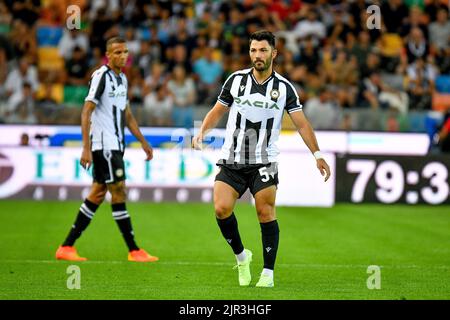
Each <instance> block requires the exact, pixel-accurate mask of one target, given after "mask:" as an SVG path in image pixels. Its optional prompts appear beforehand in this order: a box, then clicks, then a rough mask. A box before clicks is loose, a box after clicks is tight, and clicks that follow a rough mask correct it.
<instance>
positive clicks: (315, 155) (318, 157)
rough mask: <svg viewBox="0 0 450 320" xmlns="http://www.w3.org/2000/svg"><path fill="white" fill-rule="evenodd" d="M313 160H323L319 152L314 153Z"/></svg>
mask: <svg viewBox="0 0 450 320" xmlns="http://www.w3.org/2000/svg"><path fill="white" fill-rule="evenodd" d="M314 158H316V160H319V159H323V156H322V153H321V152H320V151H316V152H314Z"/></svg>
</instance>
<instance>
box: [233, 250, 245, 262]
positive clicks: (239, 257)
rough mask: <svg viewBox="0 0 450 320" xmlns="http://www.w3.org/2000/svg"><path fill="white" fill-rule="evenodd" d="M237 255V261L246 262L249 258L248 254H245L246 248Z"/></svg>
mask: <svg viewBox="0 0 450 320" xmlns="http://www.w3.org/2000/svg"><path fill="white" fill-rule="evenodd" d="M235 256H236V260H237V262H244V261H245V259H247V255H246V254H245V250H242V252H241V253H239V254H236V255H235Z"/></svg>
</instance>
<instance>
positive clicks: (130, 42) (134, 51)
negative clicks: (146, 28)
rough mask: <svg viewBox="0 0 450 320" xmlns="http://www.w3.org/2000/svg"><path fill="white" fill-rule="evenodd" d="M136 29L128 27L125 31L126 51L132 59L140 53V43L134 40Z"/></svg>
mask: <svg viewBox="0 0 450 320" xmlns="http://www.w3.org/2000/svg"><path fill="white" fill-rule="evenodd" d="M136 31H137V30H136V29H135V28H133V27H131V26H129V27H127V28H126V30H125V40H126V41H127V46H128V50H129V51H130V54H131V56H132V57H135V56H137V55H138V54H139V52H140V51H141V42H140V41H139V40H138V39H137V38H136Z"/></svg>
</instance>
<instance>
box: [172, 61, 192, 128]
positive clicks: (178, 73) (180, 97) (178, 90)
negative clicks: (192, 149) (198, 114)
mask: <svg viewBox="0 0 450 320" xmlns="http://www.w3.org/2000/svg"><path fill="white" fill-rule="evenodd" d="M167 87H168V89H169V93H170V95H171V96H172V99H173V112H172V120H173V125H174V126H176V127H184V128H192V127H193V125H194V103H195V95H196V92H195V84H194V81H193V80H192V79H191V78H187V77H186V70H185V69H184V67H183V65H177V66H175V67H174V69H173V78H172V79H171V80H169V82H168V83H167Z"/></svg>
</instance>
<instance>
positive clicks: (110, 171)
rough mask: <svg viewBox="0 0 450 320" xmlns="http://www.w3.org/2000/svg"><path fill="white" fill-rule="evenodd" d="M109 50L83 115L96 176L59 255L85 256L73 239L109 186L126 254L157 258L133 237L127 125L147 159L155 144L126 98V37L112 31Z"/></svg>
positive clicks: (85, 156) (84, 160) (86, 149)
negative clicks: (125, 158)
mask: <svg viewBox="0 0 450 320" xmlns="http://www.w3.org/2000/svg"><path fill="white" fill-rule="evenodd" d="M106 50H107V51H106V56H107V58H108V64H107V65H103V66H101V67H100V68H98V69H97V70H96V71H94V73H93V75H92V78H91V81H90V88H89V93H88V96H87V97H86V99H85V104H84V107H83V112H82V116H81V130H82V136H83V152H82V154H81V160H80V163H81V165H82V166H83V168H85V169H89V167H90V165H91V164H92V165H93V178H94V181H93V183H92V187H91V191H90V193H89V195H88V196H87V198H86V199H85V201H84V203H83V204H82V205H81V207H80V210H79V212H78V215H77V218H76V220H75V223H74V224H73V226H72V229H71V230H70V232H69V235H68V236H67V238H66V240H65V241H64V243H63V244H62V245H61V246H60V247H59V248H58V250H57V251H56V258H57V259H60V260H75V261H83V260H86V258H83V257H80V256H79V255H78V253H77V251H76V249H75V247H74V244H75V241H76V240H77V239H78V238H79V237H80V236H81V234H82V232H83V231H84V230H85V229H86V228H87V226H88V225H89V223H90V222H91V220H92V218H93V217H94V214H95V211H96V210H97V209H98V207H99V206H100V204H101V203H102V202H103V200H104V199H105V195H106V192H107V191H109V192H110V193H111V196H112V197H111V204H112V214H113V218H114V220H116V222H117V225H118V226H119V229H120V232H121V233H122V236H123V238H124V240H125V242H126V244H127V246H128V250H129V254H128V260H129V261H139V262H153V261H157V260H158V258H157V257H154V256H151V255H150V254H148V253H147V252H146V251H145V250H144V249H140V248H139V247H138V246H137V244H136V242H135V240H134V233H133V228H132V226H131V219H130V216H129V214H128V211H127V208H126V205H125V201H126V190H125V179H126V177H125V168H124V161H123V154H124V151H125V135H124V129H125V125H127V127H128V128H129V129H130V131H131V133H132V134H133V135H134V136H135V137H136V138H137V139H138V140H139V141H140V142H141V145H142V149H143V150H144V152H145V154H146V155H147V158H146V160H147V161H148V160H151V159H152V158H153V150H152V148H151V147H150V145H149V144H148V142H147V141H146V140H145V138H144V136H143V135H142V133H141V131H140V130H139V126H138V124H137V122H136V119H135V118H134V116H133V114H132V113H131V109H130V106H129V102H128V95H127V89H128V81H127V78H126V76H125V74H124V73H122V72H121V68H123V67H124V66H125V64H126V61H127V57H128V48H127V44H126V42H125V40H124V39H121V38H119V37H114V38H111V39H109V40H108V42H107V43H106ZM91 124H92V125H91Z"/></svg>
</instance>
